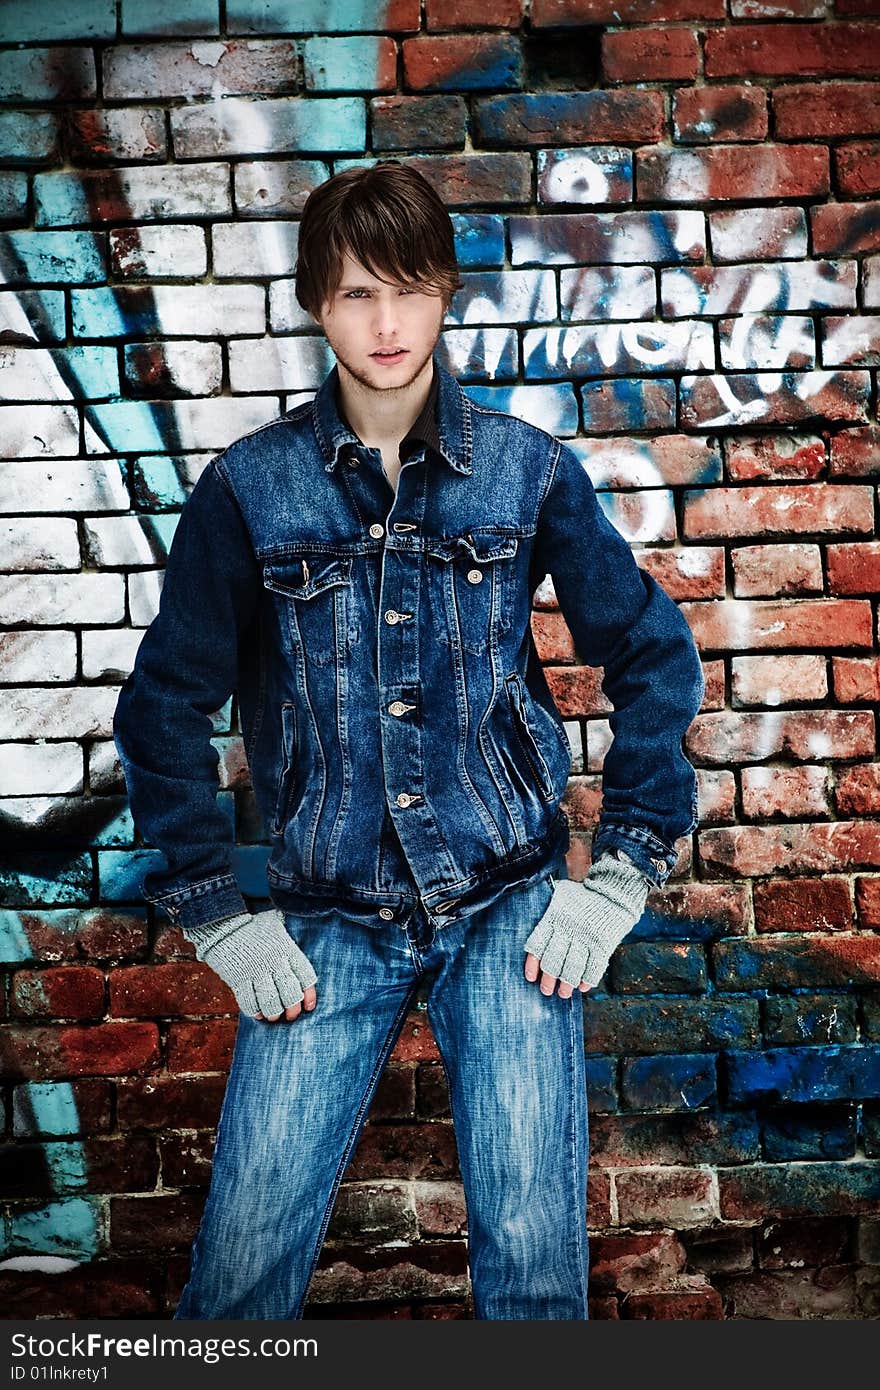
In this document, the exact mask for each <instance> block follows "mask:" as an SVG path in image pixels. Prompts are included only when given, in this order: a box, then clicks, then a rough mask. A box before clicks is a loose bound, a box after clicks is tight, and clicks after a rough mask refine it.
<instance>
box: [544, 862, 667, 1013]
mask: <svg viewBox="0 0 880 1390" xmlns="http://www.w3.org/2000/svg"><path fill="white" fill-rule="evenodd" d="M651 886H652V885H651V881H650V879H649V878H648V877H647V875H646V874H643V873H642V871H641V869H639V868H638V867H637V866H636V865H635V864H633V862H632V860H631V859H627V858H620V859H618V858H616V857H615V855H614V854H613V853H608V854H603V855H601V856H600V858H599V859H597V860H596V862H595V864H593V865H592V866H591V867H590V872H589V874H588V875H587V877H586V878H585V879H584V881H583V883H578V882H577V881H576V880H574V879H568V878H563V879H559V880H557V881H556V882H555V886H554V889H553V896H552V898H551V899H550V904H549V906H548V908H547V911H546V912H545V913H544V916H543V917H542V918H541V919H540V921H539V922H538V923H537V925H536V926H535V928H534V930H533V931H532V933H531V936H530V937H529V938H528V940H527V941H526V943H525V947H524V949H525V950H526V951H528V952H529V953H530V954H531V955H534V956H537V957H538V961H539V963H540V969H541V971H542V972H546V974H548V975H552V976H553V977H554V979H557V980H565V981H566V983H567V984H570V985H572V986H574V987H575V988H577V986H578V985H579V984H580V982H581V980H583V981H584V983H585V984H587V985H589V986H590V987H591V988H592V986H593V985H597V984H598V983H599V981H600V980H601V978H602V976H603V975H604V974H605V971H606V969H607V968H608V962H609V960H610V959H611V956H612V954H613V952H614V951H615V950H616V948H617V947H618V946H619V945H620V943H621V941H622V940H623V938H624V937H625V936H626V935H627V933H628V932H629V931H631V930H632V928H633V927H634V926H635V924H636V922H637V921H638V920H639V918H640V917H641V915H642V913H643V912H644V910H645V903H646V901H647V897H648V893H649V892H650V891H651Z"/></svg>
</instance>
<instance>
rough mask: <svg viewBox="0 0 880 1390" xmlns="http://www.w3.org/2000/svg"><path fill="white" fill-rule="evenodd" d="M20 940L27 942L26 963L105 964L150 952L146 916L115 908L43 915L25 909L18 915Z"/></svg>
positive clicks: (46, 913) (61, 911)
mask: <svg viewBox="0 0 880 1390" xmlns="http://www.w3.org/2000/svg"><path fill="white" fill-rule="evenodd" d="M16 919H17V922H18V925H19V928H20V931H19V932H17V939H18V940H20V941H22V942H26V943H27V948H28V955H27V957H22V960H24V959H27V960H45V961H51V963H52V964H53V965H55V964H57V962H58V961H64V960H70V961H76V962H81V961H83V960H90V961H94V960H104V959H107V958H109V957H117V958H118V957H120V956H122V957H126V956H127V957H131V956H137V955H142V954H143V953H144V952H145V951H146V948H147V922H146V914H143V915H142V916H135V915H134V914H133V913H128V912H121V911H115V910H114V909H113V908H107V907H96V908H70V909H66V908H62V909H59V910H57V911H41V910H40V909H36V910H32V909H27V908H23V909H21V910H20V911H18V912H17V913H16Z"/></svg>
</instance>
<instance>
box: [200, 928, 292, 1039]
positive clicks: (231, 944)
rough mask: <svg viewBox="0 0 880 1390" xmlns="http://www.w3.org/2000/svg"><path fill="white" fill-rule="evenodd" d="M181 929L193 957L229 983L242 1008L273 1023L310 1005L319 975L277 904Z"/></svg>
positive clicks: (290, 1016) (252, 1015) (290, 1018)
mask: <svg viewBox="0 0 880 1390" xmlns="http://www.w3.org/2000/svg"><path fill="white" fill-rule="evenodd" d="M184 935H185V936H186V938H187V940H188V941H191V942H192V943H193V945H194V946H195V948H196V956H197V958H198V959H199V960H201V961H204V962H205V964H206V965H210V967H211V969H212V970H213V971H215V973H216V974H218V975H219V976H220V978H221V980H223V981H225V983H226V984H227V985H229V988H230V989H231V990H232V992H233V994H234V995H235V998H236V1002H237V1004H238V1007H239V1008H240V1009H241V1011H242V1013H246V1014H250V1015H251V1017H252V1018H258V1019H262V1020H263V1021H264V1022H268V1023H276V1022H277V1021H278V1019H279V1018H281V1016H282V1014H283V1015H284V1017H285V1018H286V1019H287V1020H288V1021H289V1022H292V1021H293V1020H294V1019H296V1018H298V1017H299V1015H300V1013H301V1012H302V1010H303V1008H305V1009H306V1011H307V1012H311V1010H312V1009H314V1007H315V1004H316V1002H317V993H316V990H315V984H316V982H317V979H318V977H317V975H316V973H315V970H314V967H313V966H312V963H311V961H310V960H309V959H308V957H307V956H306V955H304V953H303V952H302V951H301V950H300V948H299V946H298V945H297V944H296V942H295V941H294V940H293V938H292V937H291V936H290V934H289V933H288V931H287V930H286V928H285V926H284V916H283V914H282V913H281V912H280V911H279V910H278V908H270V909H269V910H268V911H266V912H257V913H250V912H242V913H237V914H236V915H235V916H232V917H223V918H221V919H220V920H219V921H217V922H208V923H205V924H204V925H202V926H199V927H187V928H186V930H185V932H184Z"/></svg>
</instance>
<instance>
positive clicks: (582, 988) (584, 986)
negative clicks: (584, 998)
mask: <svg viewBox="0 0 880 1390" xmlns="http://www.w3.org/2000/svg"><path fill="white" fill-rule="evenodd" d="M592 988H593V986H592V985H588V984H587V982H586V980H581V982H580V984H579V985H578V989H579V990H580V991H581V992H582V993H583V994H586V992H587V990H588V989H592Z"/></svg>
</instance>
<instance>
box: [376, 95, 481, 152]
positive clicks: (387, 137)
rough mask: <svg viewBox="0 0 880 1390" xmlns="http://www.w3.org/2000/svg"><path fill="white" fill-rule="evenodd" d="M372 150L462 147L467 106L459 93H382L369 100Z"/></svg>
mask: <svg viewBox="0 0 880 1390" xmlns="http://www.w3.org/2000/svg"><path fill="white" fill-rule="evenodd" d="M370 117H371V122H372V127H373V149H374V150H419V149H424V148H425V146H428V147H430V148H435V149H436V148H437V147H439V146H445V147H446V148H448V149H462V148H463V147H464V142H465V136H466V134H467V107H466V105H465V103H464V98H463V97H460V96H443V95H440V96H428V97H406V96H384V97H374V98H373V100H372V101H371V102H370Z"/></svg>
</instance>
